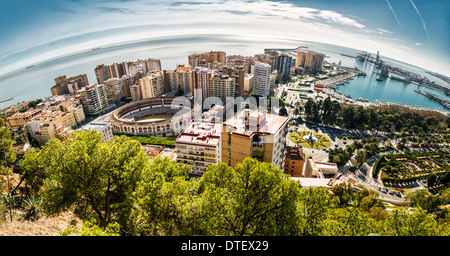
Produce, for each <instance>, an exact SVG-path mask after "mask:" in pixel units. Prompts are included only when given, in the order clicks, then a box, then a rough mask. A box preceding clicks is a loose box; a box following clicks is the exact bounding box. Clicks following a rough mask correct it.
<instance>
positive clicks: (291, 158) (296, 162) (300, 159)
mask: <svg viewBox="0 0 450 256" xmlns="http://www.w3.org/2000/svg"><path fill="white" fill-rule="evenodd" d="M305 160H306V157H305V153H303V150H302V148H299V147H297V146H295V147H290V146H286V155H285V160H284V173H285V174H288V175H291V176H292V177H303V166H304V165H305Z"/></svg>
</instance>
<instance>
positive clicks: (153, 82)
mask: <svg viewBox="0 0 450 256" xmlns="http://www.w3.org/2000/svg"><path fill="white" fill-rule="evenodd" d="M139 85H140V87H141V95H142V99H148V98H154V97H158V96H160V95H161V94H163V93H164V81H163V73H162V72H156V73H153V74H150V75H148V76H145V77H143V78H141V79H139Z"/></svg>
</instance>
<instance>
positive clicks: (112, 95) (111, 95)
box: [104, 77, 125, 103]
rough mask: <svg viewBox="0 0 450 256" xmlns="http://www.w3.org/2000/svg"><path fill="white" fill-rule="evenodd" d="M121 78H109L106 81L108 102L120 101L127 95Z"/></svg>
mask: <svg viewBox="0 0 450 256" xmlns="http://www.w3.org/2000/svg"><path fill="white" fill-rule="evenodd" d="M122 81H123V80H122V79H120V78H116V77H113V78H109V79H108V80H106V81H105V82H104V84H105V89H106V97H107V99H108V103H117V102H120V100H121V99H122V98H124V97H125V92H124V86H123V83H122Z"/></svg>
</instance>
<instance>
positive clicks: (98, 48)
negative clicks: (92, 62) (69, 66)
mask: <svg viewBox="0 0 450 256" xmlns="http://www.w3.org/2000/svg"><path fill="white" fill-rule="evenodd" d="M100 49H101V48H100V47H96V48H92V50H93V51H96V50H100Z"/></svg>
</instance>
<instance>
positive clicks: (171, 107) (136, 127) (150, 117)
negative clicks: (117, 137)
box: [110, 97, 194, 137]
mask: <svg viewBox="0 0 450 256" xmlns="http://www.w3.org/2000/svg"><path fill="white" fill-rule="evenodd" d="M174 99H175V98H174V97H158V98H150V99H144V100H140V101H135V102H131V103H128V104H126V105H124V106H122V107H120V108H118V109H116V110H115V111H114V112H113V113H112V115H111V117H110V121H111V126H112V129H113V133H116V134H128V135H140V136H154V137H171V136H172V137H173V136H177V135H178V134H179V133H180V132H181V130H182V128H184V127H186V126H187V125H188V124H189V123H190V121H191V116H193V114H194V109H193V108H191V107H189V108H188V107H186V106H183V105H175V104H173V103H172V101H173V100H174ZM191 103H192V102H191ZM192 105H193V104H191V106H192ZM178 112H179V113H178ZM175 114H177V117H176V119H177V120H176V121H174V122H172V118H173V117H174V115H175ZM172 126H173V127H172Z"/></svg>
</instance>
